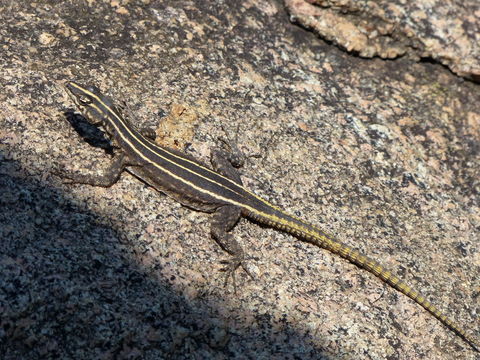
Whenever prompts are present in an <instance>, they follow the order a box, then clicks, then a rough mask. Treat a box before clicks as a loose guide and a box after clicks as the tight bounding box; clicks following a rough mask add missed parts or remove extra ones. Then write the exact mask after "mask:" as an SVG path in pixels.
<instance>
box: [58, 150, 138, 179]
mask: <svg viewBox="0 0 480 360" xmlns="http://www.w3.org/2000/svg"><path fill="white" fill-rule="evenodd" d="M129 165H131V166H134V165H138V164H135V163H134V162H132V161H131V160H130V159H129V158H128V157H127V156H126V155H125V154H123V153H122V154H119V155H115V157H114V159H113V161H112V163H111V164H110V166H109V167H108V168H107V169H106V170H104V172H103V174H102V175H97V174H73V173H66V172H60V171H55V172H54V174H55V175H57V176H59V177H61V178H63V179H67V180H68V181H69V182H71V183H75V184H87V185H92V186H101V187H110V186H112V185H113V184H115V183H116V182H117V181H118V179H119V177H120V174H121V173H122V172H123V170H125V167H126V166H129Z"/></svg>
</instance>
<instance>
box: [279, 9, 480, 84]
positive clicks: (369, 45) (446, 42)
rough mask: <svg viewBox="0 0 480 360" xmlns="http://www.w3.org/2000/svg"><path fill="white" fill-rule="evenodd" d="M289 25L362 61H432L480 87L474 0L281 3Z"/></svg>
mask: <svg viewBox="0 0 480 360" xmlns="http://www.w3.org/2000/svg"><path fill="white" fill-rule="evenodd" d="M285 6H286V8H287V9H288V11H289V13H290V15H291V20H293V21H295V22H297V23H298V24H301V25H302V26H305V27H307V28H309V29H312V30H313V31H315V32H316V33H317V34H318V35H319V36H320V37H322V38H323V39H326V40H328V41H331V42H332V43H334V44H337V45H339V46H340V47H341V48H343V49H346V50H347V51H350V52H353V53H356V54H359V55H360V56H363V57H373V56H379V57H381V58H384V59H394V58H398V57H401V56H408V57H411V58H413V59H417V60H418V59H420V58H426V59H433V60H434V61H435V62H439V63H441V64H444V65H445V66H447V67H448V68H449V69H450V70H452V71H453V72H454V73H456V74H458V75H459V76H464V77H466V78H469V79H473V80H474V81H476V82H480V46H479V44H480V20H479V19H480V2H478V1H477V0H453V1H441V0H424V1H404V0H394V1H392V0H380V1H369V0H285Z"/></svg>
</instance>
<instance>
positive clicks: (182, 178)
mask: <svg viewBox="0 0 480 360" xmlns="http://www.w3.org/2000/svg"><path fill="white" fill-rule="evenodd" d="M65 86H66V89H67V92H68V93H69V95H70V96H71V98H72V99H73V101H74V102H75V103H76V104H77V106H78V107H79V109H80V110H81V111H82V113H83V114H84V115H85V116H86V117H87V119H88V120H89V121H90V123H92V124H95V125H101V126H103V128H104V130H105V131H106V133H107V135H108V136H109V138H110V140H111V141H112V144H113V145H114V146H115V147H116V148H118V149H120V151H119V152H117V153H115V154H114V160H113V161H112V164H111V165H110V167H109V168H108V169H107V170H106V171H105V173H104V174H103V175H101V176H93V175H86V174H84V175H73V174H68V175H67V174H64V175H63V177H65V178H68V179H70V180H71V181H73V182H75V183H82V184H90V185H93V186H103V187H109V186H111V185H113V184H114V183H115V182H116V181H117V180H118V178H119V177H120V174H121V173H122V171H123V170H125V169H126V167H128V169H130V171H131V172H132V173H134V174H135V175H136V176H138V177H140V178H141V179H143V180H144V181H145V182H147V183H148V184H149V185H151V186H152V187H154V188H155V189H157V190H159V191H161V192H163V193H165V194H167V195H168V196H171V197H172V198H174V199H175V200H177V201H178V202H180V203H181V204H183V205H185V206H188V207H190V208H193V209H195V210H198V211H203V212H209V213H214V215H213V219H212V225H211V235H212V237H213V238H214V239H215V240H216V241H217V243H218V244H219V245H220V246H221V247H222V248H223V249H224V250H225V251H226V252H228V253H229V254H230V255H232V257H231V259H230V261H229V262H228V266H227V268H228V272H229V273H230V274H231V276H232V277H233V274H234V272H235V270H236V269H237V268H238V267H239V266H241V267H242V268H243V269H245V271H247V273H248V269H247V267H245V265H244V262H245V255H244V251H243V249H242V247H241V246H240V244H239V243H238V242H237V241H236V240H235V239H234V238H233V236H232V234H230V233H229V232H230V231H231V230H232V229H233V227H234V226H235V224H236V223H237V221H238V219H239V218H240V217H245V218H248V219H250V220H252V221H254V222H257V223H260V224H263V225H266V226H269V227H272V228H274V229H276V230H279V231H283V232H286V233H289V234H291V235H293V236H295V237H297V238H299V239H300V240H303V241H306V242H309V243H312V244H314V245H316V246H318V247H321V248H324V249H326V250H329V251H331V252H332V253H334V254H337V255H339V256H341V257H342V258H344V259H346V260H348V261H350V262H352V263H353V264H355V265H357V266H358V267H360V268H362V269H365V270H367V271H369V272H370V273H372V274H374V275H375V276H377V277H378V278H380V279H381V280H382V281H383V282H385V283H387V284H388V285H390V286H391V287H393V288H394V289H396V290H398V291H399V292H401V293H402V294H404V295H406V296H408V297H409V298H410V299H412V300H413V301H415V302H416V303H417V304H418V305H420V306H422V307H423V308H424V309H425V310H427V311H428V312H429V313H430V314H432V315H433V316H434V317H435V318H437V319H438V320H439V321H440V322H441V323H442V324H444V325H445V326H446V327H447V328H449V329H451V330H452V331H453V332H454V333H455V334H457V335H458V336H459V337H460V338H462V339H463V340H464V341H465V342H466V343H468V344H469V345H470V346H471V347H472V348H473V349H474V350H475V351H477V352H480V350H479V349H480V346H479V345H478V343H477V342H476V341H475V340H474V339H473V338H472V337H470V336H469V335H467V333H466V332H465V331H464V330H463V329H462V327H460V326H459V325H458V324H456V323H455V322H454V321H452V320H450V319H449V318H448V317H447V316H445V315H444V314H443V313H442V312H440V310H439V309H438V308H437V307H435V306H434V305H433V304H432V303H431V302H430V301H429V300H427V299H426V298H425V296H423V295H422V294H420V293H419V292H418V291H416V290H415V289H413V288H412V287H411V286H409V285H408V284H406V283H405V282H404V281H402V280H401V279H400V278H398V277H397V276H396V275H394V274H393V273H392V272H390V271H388V270H386V269H385V268H384V267H383V266H382V265H380V264H379V263H378V262H377V261H375V260H372V259H370V258H368V257H367V256H365V255H363V254H361V253H359V252H358V251H357V250H355V249H353V248H351V247H350V246H348V245H345V244H343V243H341V242H339V241H337V240H336V239H335V238H334V237H332V236H331V235H329V234H327V233H325V232H324V231H322V230H321V229H319V228H318V227H316V226H314V225H312V224H309V223H307V222H305V221H303V220H301V219H299V218H297V217H294V216H292V215H289V214H287V213H285V212H284V211H282V210H281V209H279V208H277V207H276V206H274V205H272V204H271V203H269V202H267V201H266V200H264V199H262V198H261V197H259V196H257V195H255V194H254V193H253V192H251V191H249V190H248V189H246V188H245V187H244V186H243V185H242V180H241V179H240V175H239V174H238V172H237V170H236V169H235V166H236V167H238V165H239V159H238V158H236V157H235V156H233V155H232V154H229V153H228V152H226V151H221V150H216V151H212V167H213V169H214V170H211V169H210V168H208V167H206V166H204V165H203V164H202V163H200V162H199V161H197V160H196V159H194V158H192V157H190V156H188V155H186V154H183V153H181V152H179V151H177V150H173V149H169V148H166V147H162V146H160V145H158V144H157V143H155V142H154V141H153V140H152V139H150V138H149V136H147V135H145V134H143V133H142V132H141V131H139V130H137V129H136V128H135V127H134V126H132V125H131V123H130V122H129V121H128V120H127V119H126V118H125V117H124V116H123V115H122V113H121V111H120V110H119V108H118V107H116V106H115V105H114V103H113V101H112V100H111V99H110V98H108V97H107V96H105V95H102V93H101V92H100V90H99V89H98V88H96V87H94V86H88V87H86V86H83V85H80V84H78V83H75V82H73V81H70V82H67V83H66V85H65ZM132 169H133V171H132Z"/></svg>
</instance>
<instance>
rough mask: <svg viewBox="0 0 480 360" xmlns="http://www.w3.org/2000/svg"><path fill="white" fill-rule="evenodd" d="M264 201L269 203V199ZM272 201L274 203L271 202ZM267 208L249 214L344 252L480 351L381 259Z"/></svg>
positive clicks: (336, 252) (277, 227)
mask: <svg viewBox="0 0 480 360" xmlns="http://www.w3.org/2000/svg"><path fill="white" fill-rule="evenodd" d="M263 205H266V204H265V203H264V204H263ZM268 205H270V204H268ZM264 209H265V210H266V211H265V212H260V211H258V212H252V211H249V212H248V213H247V214H246V215H247V217H249V218H250V219H252V220H254V221H257V222H259V223H262V224H264V225H267V226H270V227H272V228H275V229H278V230H281V231H284V232H287V233H289V234H291V235H294V236H296V237H298V238H299V239H301V240H304V241H308V242H310V243H312V244H314V245H317V246H319V247H321V248H324V249H326V250H329V251H331V252H332V253H334V254H337V255H340V256H341V257H343V258H344V259H346V260H348V261H350V262H352V263H354V264H355V265H357V266H358V267H360V268H362V269H365V270H367V271H369V272H371V273H372V274H374V275H375V276H377V277H379V278H380V279H382V280H383V281H384V282H385V283H387V284H388V285H390V286H391V287H393V288H394V289H397V290H398V291H400V292H401V293H402V294H405V295H406V296H408V297H409V298H410V299H412V300H413V301H415V302H416V303H417V304H419V305H420V306H422V307H423V308H424V309H425V310H427V311H428V312H429V313H430V314H432V315H433V316H434V317H436V318H437V319H438V320H439V321H440V322H441V323H442V324H444V325H445V326H446V327H448V328H449V329H451V330H452V331H453V332H454V333H455V334H457V335H458V336H459V337H461V338H462V339H463V340H464V341H465V342H467V343H468V344H469V345H470V346H471V347H472V348H473V349H474V350H475V351H477V352H480V346H479V345H478V343H477V342H476V341H475V340H474V339H473V338H472V337H470V336H469V335H467V333H466V332H465V331H464V330H463V329H462V328H461V327H460V326H459V325H458V324H456V323H455V322H453V321H452V320H450V319H449V318H448V317H447V316H445V315H444V314H442V313H441V312H440V310H438V309H437V308H436V307H435V306H434V305H432V303H430V301H428V300H427V299H426V298H425V296H423V295H422V294H420V293H419V292H418V291H416V290H415V289H413V288H412V287H411V286H409V285H408V284H406V283H405V282H403V281H402V280H400V279H399V278H398V277H397V276H395V275H394V274H392V273H391V272H390V271H388V270H386V269H385V268H384V267H383V266H382V265H380V264H379V263H378V262H376V261H374V260H372V259H369V258H368V257H367V256H365V255H363V254H361V253H359V252H358V251H357V250H355V249H353V248H351V247H350V246H348V245H345V244H343V243H341V242H339V241H337V240H335V239H334V237H333V236H330V235H328V234H326V233H324V232H323V231H321V230H320V229H318V228H316V227H314V226H313V225H310V224H307V223H305V222H303V221H302V220H300V219H297V218H295V217H293V216H291V215H288V214H286V213H284V212H283V211H281V210H279V209H277V208H275V207H273V206H272V207H271V208H268V207H264Z"/></svg>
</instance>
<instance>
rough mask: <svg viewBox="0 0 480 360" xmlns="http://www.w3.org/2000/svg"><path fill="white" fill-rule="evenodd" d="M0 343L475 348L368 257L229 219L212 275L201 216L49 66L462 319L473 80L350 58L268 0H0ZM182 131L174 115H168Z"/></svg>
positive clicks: (121, 349)
mask: <svg viewBox="0 0 480 360" xmlns="http://www.w3.org/2000/svg"><path fill="white" fill-rule="evenodd" d="M0 18H1V19H0V20H1V23H2V27H1V28H0V46H1V49H2V51H0V88H1V89H2V91H1V92H0V100H1V103H2V111H1V113H0V193H1V196H0V239H1V242H0V274H1V276H0V358H2V359H48V358H61V359H159V358H175V359H200V358H202V359H225V358H241V359H243V358H256V359H270V358H284V359H300V358H301V359H331V360H333V359H335V360H338V359H441V360H445V359H469V360H472V359H476V358H478V354H475V353H473V352H472V350H471V349H470V348H469V347H468V346H467V345H466V344H465V343H464V342H463V341H462V340H461V339H459V338H458V337H457V336H455V335H454V334H452V333H451V332H450V331H449V330H448V329H446V328H445V327H443V326H442V325H441V324H440V323H439V322H438V321H436V320H435V319H433V318H432V317H431V316H430V315H429V314H427V313H426V312H425V311H424V310H423V309H422V308H421V307H419V306H418V305H416V304H415V303H413V302H412V301H410V300H409V299H407V298H406V297H405V296H403V295H401V294H399V293H398V292H396V291H394V290H392V289H390V288H389V287H388V286H386V285H385V284H383V283H382V282H381V281H379V280H378V279H377V278H375V277H374V276H372V275H371V274H369V273H367V272H365V271H363V270H361V269H359V268H357V267H356V266H354V265H352V264H350V263H348V262H346V261H344V260H342V259H340V258H339V257H337V256H334V255H331V254H329V253H328V252H326V251H324V250H322V249H318V248H316V247H314V246H311V245H309V244H306V243H302V242H300V241H298V240H296V239H295V238H293V237H291V236H288V235H285V234H281V233H279V232H277V231H274V230H271V229H266V228H262V227H259V226H257V225H255V224H252V223H249V222H247V221H241V222H240V224H239V225H238V226H237V228H236V229H235V230H234V235H235V236H237V237H238V238H239V239H241V240H242V243H243V244H244V246H245V249H246V251H247V252H248V253H249V254H250V255H251V256H252V259H251V264H252V266H253V267H254V270H255V274H256V276H257V279H256V280H255V281H253V280H251V279H250V278H249V277H248V276H246V275H245V274H244V273H243V272H241V271H239V272H238V274H237V284H238V286H239V290H238V292H237V293H236V294H235V293H234V292H233V291H232V287H231V284H230V285H229V286H228V287H227V288H225V287H224V286H223V282H224V281H223V280H224V277H223V276H224V274H223V273H222V272H221V271H220V270H221V269H222V266H223V265H222V264H221V263H220V261H221V260H222V259H225V258H226V254H225V253H224V252H223V251H222V250H221V249H220V248H219V247H218V245H217V244H215V243H214V242H213V241H212V240H211V239H210V237H209V220H210V215H208V214H203V213H198V212H194V211H191V210H189V209H186V208H184V207H182V206H180V205H179V204H178V203H176V202H175V201H173V200H171V199H169V198H167V197H166V196H164V195H163V194H160V193H158V192H156V191H155V190H153V189H152V188H149V187H148V186H147V185H146V184H144V183H142V182H140V181H139V180H138V179H136V178H135V177H133V176H132V175H130V174H129V173H125V174H124V175H123V176H122V177H121V179H120V181H119V182H118V183H117V184H115V185H114V186H112V187H111V188H107V189H104V188H94V187H90V186H82V185H73V184H67V183H63V182H62V181H61V179H59V178H58V177H56V176H54V175H53V174H52V170H53V169H57V168H67V169H68V170H70V171H78V172H80V173H89V172H101V171H102V169H104V168H105V167H106V166H107V164H108V162H109V161H110V159H111V155H110V154H111V151H112V149H111V148H110V147H109V144H108V142H107V141H105V139H104V138H103V137H102V134H101V132H99V131H98V130H97V129H96V128H94V127H92V126H89V125H88V124H87V123H85V121H83V118H82V117H80V116H78V115H75V114H73V113H72V108H73V103H72V101H71V100H70V99H69V98H68V97H67V96H66V95H65V91H64V89H63V88H62V83H63V82H64V81H66V80H68V79H73V80H76V81H78V82H81V83H93V84H95V85H97V86H99V87H100V88H102V89H103V90H104V91H105V92H106V93H108V94H109V95H111V96H112V97H114V98H115V99H118V101H119V103H122V102H123V101H125V102H126V103H127V105H128V110H126V112H127V113H129V114H130V116H131V117H132V121H134V122H135V123H136V124H138V126H141V127H145V126H146V127H150V128H156V127H157V124H158V123H159V122H160V121H161V119H162V118H164V119H165V118H166V119H167V121H168V123H167V126H165V127H163V128H162V129H159V132H158V135H159V138H162V136H161V135H162V133H163V134H170V136H179V137H180V138H179V139H176V140H177V141H175V139H174V141H173V145H176V146H179V147H183V148H185V149H186V151H187V152H188V153H189V154H191V155H194V156H196V157H198V158H200V159H202V160H203V161H207V160H208V157H209V149H210V148H211V147H212V146H214V145H215V143H216V142H217V138H218V137H219V136H223V137H225V136H228V137H229V138H230V139H231V140H232V141H234V142H236V143H237V144H238V146H239V148H240V149H241V150H242V151H243V152H244V153H246V155H247V156H249V157H248V160H247V163H246V165H245V167H244V169H243V170H242V172H243V180H244V183H245V184H246V185H247V186H248V187H249V188H251V189H253V190H254V191H255V192H256V193H257V194H259V195H261V196H265V197H266V198H267V199H269V200H271V201H272V202H274V203H277V204H278V205H279V206H281V207H283V208H285V209H287V210H288V211H290V212H293V213H294V214H296V215H297V216H301V217H304V218H306V219H309V220H310V221H312V222H314V223H315V224H317V225H319V226H321V227H323V228H325V229H326V230H327V231H329V232H331V233H334V234H336V235H337V236H338V238H339V239H340V240H342V241H344V242H345V243H348V244H350V245H352V246H353V247H355V248H357V249H359V250H360V251H362V252H364V253H366V254H369V255H370V256H371V257H373V258H375V259H378V260H379V261H380V262H381V263H382V264H384V265H385V266H386V267H388V268H391V269H392V270H394V271H395V272H396V273H397V274H398V275H400V276H401V277H402V278H404V279H405V280H407V281H408V282H409V283H411V284H412V285H414V286H415V287H417V288H418V289H419V290H421V291H422V292H423V293H425V294H426V295H427V296H428V297H429V298H430V299H431V300H432V301H433V302H434V303H435V304H437V305H438V306H439V308H440V309H442V310H443V311H445V313H447V314H449V315H450V316H452V317H453V318H454V319H455V320H456V321H458V322H459V323H460V324H462V325H464V326H465V327H466V328H467V330H468V331H469V333H471V334H472V335H474V336H476V337H477V338H479V337H480V330H479V329H480V324H479V317H480V300H479V296H480V291H479V289H480V245H479V234H480V183H479V178H478V174H479V173H480V164H479V152H480V146H479V143H480V135H479V134H480V109H479V107H478V104H479V103H480V92H479V91H478V86H477V85H476V84H474V83H472V82H465V81H464V80H463V79H461V78H459V77H457V76H455V75H453V74H452V73H451V72H449V71H448V70H447V69H445V68H444V67H442V66H440V65H436V64H432V63H415V62H412V61H410V60H409V59H406V58H402V59H399V60H396V61H389V62H386V61H383V60H381V59H379V58H376V59H368V60H367V59H361V58H358V57H355V56H352V55H351V54H348V53H346V52H343V51H340V50H338V49H337V48H336V47H335V46H333V45H329V44H325V43H324V42H323V41H320V40H318V39H317V38H316V37H315V36H314V35H312V34H310V33H309V32H307V31H305V30H303V29H301V28H299V27H298V26H295V25H292V24H291V23H290V22H289V19H288V15H287V14H286V13H285V12H284V8H283V3H281V2H280V1H279V2H274V1H261V2H259V1H253V0H249V1H242V2H239V1H237V0H230V1H215V2H213V1H211V2H205V1H204V0H196V1H179V0H170V1H164V2H159V1H149V0H142V1H140V0H136V1H135V0H130V1H117V0H108V1H77V0H75V1H61V2H60V1H57V0H51V1H38V2H19V1H11V2H9V1H2V2H0ZM182 123H184V124H185V128H186V129H187V130H186V131H183V132H182V131H180V132H178V133H175V132H173V131H172V127H174V124H179V125H178V126H182Z"/></svg>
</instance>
